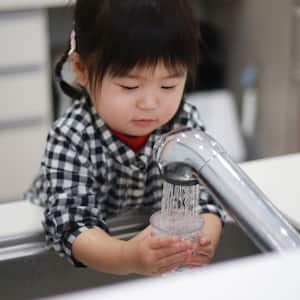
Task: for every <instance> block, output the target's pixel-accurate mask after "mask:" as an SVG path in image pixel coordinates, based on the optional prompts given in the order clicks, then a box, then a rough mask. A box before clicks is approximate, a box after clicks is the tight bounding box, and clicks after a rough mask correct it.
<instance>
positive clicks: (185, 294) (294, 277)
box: [47, 250, 300, 300]
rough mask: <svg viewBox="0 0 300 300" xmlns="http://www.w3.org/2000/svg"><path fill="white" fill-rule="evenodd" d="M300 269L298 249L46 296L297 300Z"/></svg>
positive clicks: (60, 298) (58, 299) (78, 299)
mask: <svg viewBox="0 0 300 300" xmlns="http://www.w3.org/2000/svg"><path fill="white" fill-rule="evenodd" d="M299 272H300V250H298V251H295V252H290V253H287V254H286V255H285V256H280V255H278V254H268V255H259V256H257V257H252V258H248V259H241V260H236V261H233V262H229V263H223V264H217V265H215V266H210V267H208V268H203V269H199V270H195V271H187V272H181V273H177V274H176V273H175V274H170V275H164V276H158V277H153V278H146V279H144V280H136V281H131V282H128V283H123V284H114V285H112V286H109V287H106V288H98V289H93V290H87V291H83V292H78V293H73V294H69V295H63V296H57V297H53V298H47V299H48V300H50V299H53V300H54V299H56V300H71V299H72V300H81V299H85V300H96V299H97V300H98V299H109V300H119V299H130V300H141V299H143V300H153V299H172V300H175V299H179V300H182V299H205V300H220V299H224V300H240V299H243V300H269V299H272V300H283V299H288V300H298V299H300V285H299Z"/></svg>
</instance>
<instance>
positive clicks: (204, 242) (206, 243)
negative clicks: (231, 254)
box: [198, 236, 211, 247]
mask: <svg viewBox="0 0 300 300" xmlns="http://www.w3.org/2000/svg"><path fill="white" fill-rule="evenodd" d="M198 244H199V245H200V246H201V247H205V246H209V245H210V244H211V240H210V239H208V238H207V237H205V236H200V237H199V242H198Z"/></svg>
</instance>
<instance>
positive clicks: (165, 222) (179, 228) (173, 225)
mask: <svg viewBox="0 0 300 300" xmlns="http://www.w3.org/2000/svg"><path fill="white" fill-rule="evenodd" d="M150 225H151V227H152V235H153V236H156V237H160V236H178V237H180V238H181V239H182V240H189V241H191V242H192V243H197V242H198V241H199V238H200V235H201V231H202V228H203V225H204V220H203V218H202V217H201V216H192V215H185V214H184V213H182V212H181V211H180V210H178V211H173V212H172V213H171V214H166V213H162V212H161V211H157V212H155V213H154V214H153V215H152V216H151V217H150ZM183 269H185V266H180V267H179V268H178V269H176V271H178V270H183Z"/></svg>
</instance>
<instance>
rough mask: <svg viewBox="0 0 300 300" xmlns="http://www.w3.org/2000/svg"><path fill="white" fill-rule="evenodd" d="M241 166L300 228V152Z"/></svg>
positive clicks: (299, 228)
mask: <svg viewBox="0 0 300 300" xmlns="http://www.w3.org/2000/svg"><path fill="white" fill-rule="evenodd" d="M241 167H242V169H243V170H244V171H245V172H246V173H247V174H248V175H249V177H250V178H251V179H252V180H253V181H254V182H255V183H256V185H257V186H258V187H259V188H260V189H261V190H262V191H263V192H264V193H265V194H266V196H267V197H268V198H269V199H270V200H271V202H272V203H273V204H274V205H275V206H276V207H277V208H278V209H279V210H280V211H281V212H282V213H283V214H284V215H285V216H286V217H287V219H289V220H290V222H291V223H292V224H293V225H294V226H295V227H296V228H297V229H298V230H300V182H299V180H300V154H299V153H297V154H290V155H285V156H278V157H273V158H269V159H261V160H256V161H252V162H247V163H243V164H241Z"/></svg>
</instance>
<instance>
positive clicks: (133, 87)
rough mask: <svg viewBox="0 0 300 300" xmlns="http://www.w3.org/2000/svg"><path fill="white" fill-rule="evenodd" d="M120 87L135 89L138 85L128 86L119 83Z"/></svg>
mask: <svg viewBox="0 0 300 300" xmlns="http://www.w3.org/2000/svg"><path fill="white" fill-rule="evenodd" d="M120 87H121V88H122V89H124V90H136V89H137V88H138V86H128V85H121V84H120Z"/></svg>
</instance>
